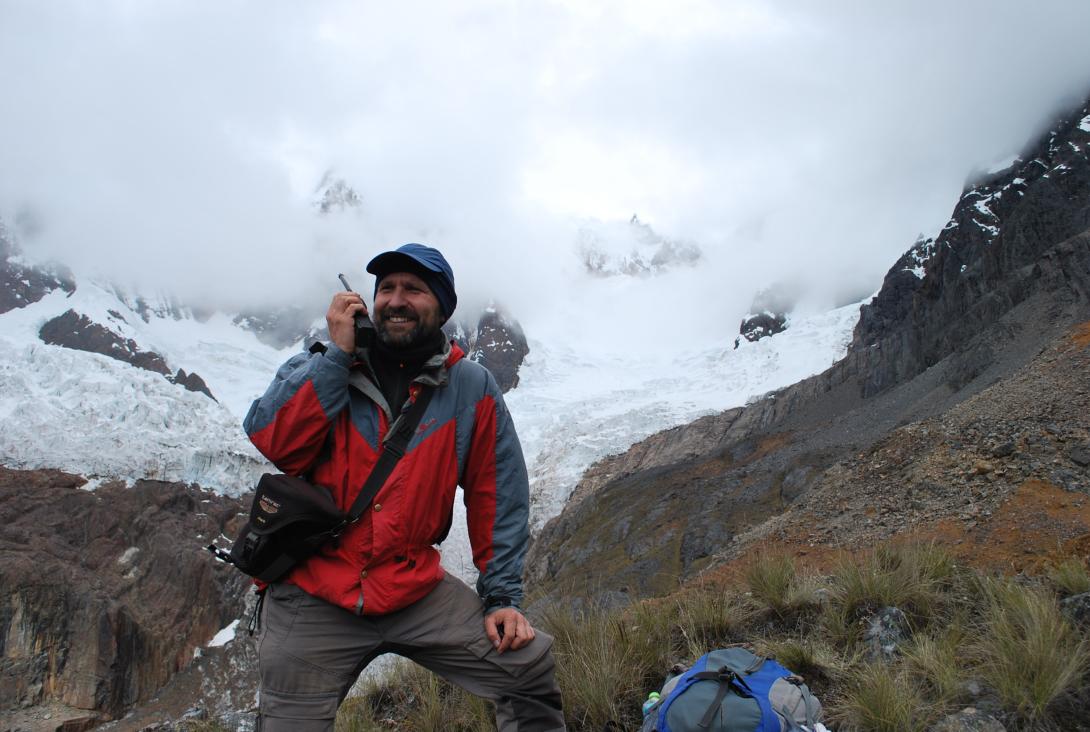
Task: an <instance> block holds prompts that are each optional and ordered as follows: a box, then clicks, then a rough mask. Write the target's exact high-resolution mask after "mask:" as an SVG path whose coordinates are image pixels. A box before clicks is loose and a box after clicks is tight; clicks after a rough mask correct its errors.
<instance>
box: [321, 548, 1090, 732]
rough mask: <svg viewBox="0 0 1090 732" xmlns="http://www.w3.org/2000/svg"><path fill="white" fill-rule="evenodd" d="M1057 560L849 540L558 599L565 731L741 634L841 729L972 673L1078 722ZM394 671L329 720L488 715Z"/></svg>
mask: <svg viewBox="0 0 1090 732" xmlns="http://www.w3.org/2000/svg"><path fill="white" fill-rule="evenodd" d="M1057 566H1058V567H1059V566H1064V565H1057ZM1056 571H1057V570H1056V569H1054V570H1053V572H1050V574H1049V578H1047V579H1044V580H1041V581H1036V580H1025V581H1023V582H1022V583H1015V582H1012V581H1010V580H996V579H991V578H986V577H980V576H977V575H974V574H972V573H970V572H968V571H967V570H964V569H960V568H958V567H956V566H955V565H954V562H953V560H952V559H951V558H950V556H949V554H947V553H946V552H945V551H943V550H942V549H939V548H937V547H936V546H934V545H932V544H917V545H911V544H908V545H897V546H881V547H878V548H877V549H875V550H873V551H869V552H866V553H863V554H860V555H858V556H854V557H853V556H848V555H845V556H844V557H842V558H841V560H840V562H839V563H838V564H837V566H836V567H835V570H834V573H833V575H832V576H830V577H817V576H814V575H803V574H800V573H799V572H797V570H796V568H795V566H794V565H793V563H791V562H790V560H789V559H786V558H784V557H771V558H768V559H765V560H758V561H755V562H753V563H752V564H751V565H749V566H748V567H747V571H746V573H745V575H744V577H743V579H742V581H741V582H740V583H738V584H737V585H733V586H731V585H728V586H723V585H707V586H701V587H689V588H686V589H685V590H683V591H681V592H678V593H675V594H674V595H672V596H670V597H668V598H658V599H655V600H649V601H646V602H641V603H636V604H634V605H632V606H630V607H628V608H625V609H623V610H608V611H607V610H592V611H583V612H578V613H573V612H570V611H564V610H562V609H560V608H555V607H554V608H553V609H551V610H549V611H548V612H547V613H546V616H545V618H544V622H542V623H541V625H542V627H543V629H544V630H546V631H548V632H549V633H551V634H552V635H553V636H554V637H555V638H556V645H555V646H554V652H555V655H556V659H557V676H558V680H559V683H560V685H561V689H562V691H563V693H564V703H565V716H566V718H567V722H568V728H569V729H571V730H573V732H582V731H589V730H593V731H594V732H598V730H601V729H604V728H606V727H607V725H609V724H610V723H612V724H613V725H616V726H615V727H613V728H615V729H623V730H636V729H638V728H639V726H640V722H641V715H640V705H641V703H642V702H643V700H644V699H646V698H647V694H648V692H650V691H653V690H657V689H658V688H659V687H661V685H662V683H663V681H664V679H665V677H666V675H667V672H668V670H669V669H670V667H671V666H672V665H674V664H676V663H679V662H680V663H682V664H685V665H687V664H689V663H692V662H693V661H694V660H695V659H696V658H697V657H698V656H700V655H702V654H703V653H705V652H707V651H708V650H711V649H713V648H719V647H723V646H727V645H732V644H739V643H741V644H744V645H748V646H750V647H751V648H752V649H753V650H754V651H755V652H757V653H760V654H763V655H766V656H771V657H774V658H776V659H777V660H779V661H780V662H781V663H782V664H783V665H784V666H786V667H787V668H789V669H791V670H793V671H795V672H796V673H799V674H801V675H802V676H803V677H804V678H805V680H806V681H807V683H808V684H809V686H810V688H811V689H812V690H813V691H814V692H815V693H816V694H817V695H818V696H819V698H821V700H822V702H823V704H824V705H825V708H826V713H827V717H828V718H831V719H833V720H834V721H835V723H836V724H837V725H838V728H839V729H843V730H876V731H878V732H883V731H885V730H890V731H893V730H896V731H897V732H904V731H906V730H907V731H909V732H911V731H913V730H924V729H928V728H929V727H930V726H931V725H933V724H934V723H935V722H936V721H938V719H940V718H941V717H942V716H944V715H945V714H948V713H951V712H954V711H956V710H957V709H959V708H961V707H962V706H964V705H967V704H972V703H974V702H975V699H974V698H971V697H969V696H968V695H967V694H968V692H967V684H966V682H967V681H968V680H969V679H976V680H978V681H980V682H982V684H983V687H984V691H983V693H984V694H985V695H986V696H987V697H988V698H990V699H993V700H995V702H994V703H996V704H998V705H1000V706H1001V707H1002V711H1001V712H997V714H999V715H1000V716H1002V717H1003V722H1004V724H1006V725H1007V729H1011V730H1012V732H1013V730H1030V729H1034V730H1039V729H1040V730H1044V729H1052V728H1063V729H1065V730H1076V729H1080V730H1084V731H1085V730H1090V722H1088V723H1085V724H1083V723H1081V722H1080V723H1079V724H1083V726H1081V727H1080V726H1078V724H1072V723H1071V721H1072V719H1071V714H1072V713H1071V710H1072V709H1075V708H1080V707H1079V701H1078V700H1079V699H1085V698H1088V697H1090V687H1088V686H1087V684H1086V671H1087V669H1088V667H1090V650H1088V641H1087V640H1086V638H1085V635H1084V633H1083V632H1082V631H1080V630H1078V629H1075V628H1073V627H1071V626H1070V625H1069V624H1068V623H1066V622H1065V621H1064V619H1063V617H1062V616H1061V614H1060V612H1059V606H1058V597H1057V594H1056V593H1057V591H1059V592H1061V593H1066V592H1068V591H1069V590H1068V589H1065V588H1069V587H1071V586H1072V585H1070V584H1067V585H1064V584H1061V582H1059V581H1057V579H1056ZM1065 571H1067V570H1065ZM1068 573H1069V574H1071V575H1077V572H1076V571H1074V570H1071V571H1070V572H1068ZM818 587H827V588H829V592H828V595H829V600H828V601H827V602H823V603H818V602H817V601H816V600H815V597H816V594H815V590H816V588H818ZM747 591H748V593H749V597H747V596H746V595H745V594H744V593H745V592H747ZM886 606H892V607H898V608H900V609H901V610H902V611H904V612H905V613H906V615H908V617H909V618H910V620H911V623H910V624H911V628H912V630H913V636H912V638H911V639H909V640H908V641H906V642H904V643H903V644H901V646H900V648H899V652H898V653H897V654H895V655H894V656H893V657H892V658H891V659H885V660H881V661H874V662H871V661H867V660H866V658H865V653H864V649H863V646H862V644H861V643H860V637H861V635H860V633H861V628H862V625H863V624H864V623H865V621H866V620H867V617H868V614H869V613H872V612H874V611H875V610H878V609H879V608H882V607H886ZM792 621H794V622H793V624H792ZM398 674H399V675H396V676H395V677H393V678H391V679H387V680H386V681H385V682H384V683H383V684H382V685H377V686H375V687H374V688H371V689H369V690H368V691H367V692H366V693H365V695H364V697H362V698H360V699H353V700H349V701H348V702H346V704H345V706H344V708H343V709H342V713H341V715H340V717H339V718H338V723H337V730H338V732H372V731H373V730H397V731H399V732H402V731H404V732H407V731H409V730H413V731H414V732H415V731H421V732H429V731H431V730H438V729H445V730H465V731H469V730H474V731H476V730H492V729H493V728H494V727H493V722H492V719H491V709H490V707H489V706H488V705H486V704H484V703H483V702H479V701H478V700H475V699H474V698H473V697H470V696H468V695H466V694H464V693H463V692H460V691H458V690H456V689H453V688H451V687H450V686H449V685H447V684H445V683H443V682H440V681H437V680H435V679H434V678H431V677H430V675H429V674H427V672H425V671H423V670H421V669H415V667H409V668H408V669H407V670H402V671H399V672H398ZM1064 705H1066V706H1064ZM1078 716H1079V715H1078V714H1076V715H1075V717H1078Z"/></svg>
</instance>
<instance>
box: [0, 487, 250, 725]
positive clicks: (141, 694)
mask: <svg viewBox="0 0 1090 732" xmlns="http://www.w3.org/2000/svg"><path fill="white" fill-rule="evenodd" d="M86 487H88V484H87V482H86V481H85V479H83V478H81V477H79V476H73V475H68V474H65V473H61V472H59V471H51V470H37V471H15V470H8V469H5V468H0V710H4V713H5V715H6V714H7V713H13V712H14V711H15V710H18V709H22V708H28V707H35V706H38V705H43V704H55V705H61V706H62V707H63V708H65V709H67V710H68V711H67V713H68V716H69V717H73V716H75V717H80V716H81V715H82V718H84V719H86V720H88V723H90V722H94V721H101V720H108V719H112V718H116V717H119V716H121V715H123V714H124V713H125V712H126V711H127V710H128V709H129V708H130V707H131V706H133V705H134V704H137V703H139V702H142V701H146V700H147V699H149V698H151V697H152V696H153V695H155V694H156V693H157V692H158V691H159V690H160V689H161V688H162V687H163V686H164V685H165V684H166V683H167V682H168V681H169V680H170V679H171V678H172V677H173V676H174V675H175V674H176V673H178V672H179V671H180V670H182V669H185V668H186V667H188V666H190V664H192V663H193V662H194V656H195V651H196V650H197V649H199V648H201V647H202V646H204V645H205V644H207V643H208V642H209V641H210V640H211V639H212V637H213V636H214V635H215V634H216V633H217V632H218V631H219V630H220V629H222V628H224V627H225V626H227V625H228V624H229V623H230V622H231V621H232V620H234V619H236V618H238V617H239V616H240V615H241V614H242V612H243V608H242V604H243V600H242V599H241V598H244V596H245V594H246V586H247V584H248V583H247V582H245V581H244V578H243V577H242V575H240V574H239V573H238V572H235V571H234V570H233V569H230V568H228V567H227V566H226V565H222V564H219V563H217V562H214V561H213V560H212V559H211V557H210V555H208V554H207V553H206V552H204V551H203V550H202V549H201V546H202V543H206V542H208V541H211V540H212V539H214V538H216V537H219V536H220V534H222V533H226V534H228V535H232V536H233V535H234V534H235V533H236V531H237V526H238V523H239V520H240V518H241V512H242V511H243V510H244V509H243V506H242V505H241V504H240V503H239V502H238V501H237V500H233V499H229V498H225V497H222V496H216V495H214V494H210V493H205V492H203V491H200V490H199V489H197V488H194V487H188V486H185V485H181V484H176V483H175V484H167V483H159V482H156V481H138V482H137V483H136V484H135V485H134V486H132V487H131V488H129V487H126V486H125V485H123V484H120V483H112V484H105V485H101V486H98V487H97V488H95V489H94V490H86V489H85V488H86ZM249 683H250V684H251V687H252V683H253V682H252V679H251V680H249Z"/></svg>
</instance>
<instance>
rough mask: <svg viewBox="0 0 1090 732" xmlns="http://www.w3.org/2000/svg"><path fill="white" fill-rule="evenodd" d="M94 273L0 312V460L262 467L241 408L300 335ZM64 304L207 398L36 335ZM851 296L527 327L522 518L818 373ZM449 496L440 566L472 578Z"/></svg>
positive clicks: (161, 475)
mask: <svg viewBox="0 0 1090 732" xmlns="http://www.w3.org/2000/svg"><path fill="white" fill-rule="evenodd" d="M126 300H127V298H124V297H123V296H122V295H119V294H118V293H117V292H116V291H115V290H113V289H111V288H110V287H108V286H103V285H98V284H95V283H83V284H80V285H79V286H78V287H77V289H76V291H75V292H74V293H72V294H71V295H67V294H66V293H65V292H63V291H60V290H56V291H53V292H51V293H50V294H48V295H46V296H45V297H44V298H43V299H42V300H40V301H38V302H36V303H33V304H30V305H28V306H26V307H23V308H19V309H16V310H12V311H9V312H7V313H4V314H2V315H0V423H2V424H3V425H4V427H3V430H2V432H0V463H2V464H4V465H7V466H9V467H15V468H28V469H29V468H43V467H48V468H59V469H61V470H65V471H68V472H72V473H77V474H81V475H84V476H86V477H88V478H89V479H92V483H91V484H90V486H89V487H93V485H95V484H97V483H98V482H100V481H102V480H105V479H117V478H119V479H122V480H126V481H129V482H131V481H133V480H136V479H140V478H151V479H157V480H164V481H181V482H187V483H198V484H200V485H201V486H203V487H205V488H207V489H210V490H213V491H216V492H220V493H226V494H229V495H233V496H238V495H240V494H242V493H245V492H246V491H248V490H249V489H250V488H251V487H252V486H253V485H254V484H255V483H256V480H257V478H258V476H260V474H261V473H263V472H268V471H272V470H274V468H273V467H272V465H270V464H269V463H268V462H267V461H266V460H265V459H264V458H263V457H262V456H261V455H260V454H259V453H258V452H257V451H256V450H255V449H254V448H253V446H252V445H251V444H250V442H249V441H248V440H247V439H246V437H245V435H244V434H243V431H242V428H241V420H242V418H243V416H244V415H245V413H246V411H247V409H248V408H249V405H250V403H251V402H252V401H253V399H255V398H256V397H257V396H259V395H260V394H261V393H262V392H264V390H265V388H266V386H267V385H268V383H269V382H270V381H271V379H272V376H273V374H274V372H275V371H276V369H277V367H278V366H279V365H280V364H281V363H282V362H283V361H285V360H287V359H288V358H289V357H290V356H291V355H292V354H293V353H295V352H297V351H298V349H299V348H301V346H302V344H299V345H298V347H296V348H289V349H284V350H277V349H275V348H272V347H270V346H268V345H265V344H263V343H262V342H261V341H259V340H258V339H257V337H256V336H255V335H254V334H253V333H252V332H250V331H247V330H245V329H243V328H241V327H239V326H238V325H235V324H234V323H232V322H231V318H230V317H229V316H227V315H224V314H216V315H213V316H211V317H209V318H207V319H204V320H200V319H197V318H195V317H194V316H193V315H192V313H189V312H188V311H185V310H184V309H183V310H182V311H181V312H179V311H177V310H171V309H169V308H162V309H152V311H151V312H148V311H147V310H144V311H143V312H144V315H145V316H147V320H146V321H145V320H144V319H143V318H142V317H141V315H140V313H138V312H137V311H136V310H134V308H133V307H131V306H130V305H128V304H126ZM69 309H73V310H75V311H77V312H79V313H82V314H85V315H87V316H88V317H90V318H91V319H92V320H94V321H95V322H97V323H100V324H103V325H107V326H108V327H110V328H111V329H112V330H114V331H115V332H116V333H118V334H119V335H121V336H123V337H125V338H132V339H133V340H135V341H136V342H137V343H138V344H139V345H140V347H141V348H142V349H145V350H152V351H155V352H156V353H159V354H160V355H161V356H163V358H164V359H165V360H166V362H167V364H168V365H169V366H170V368H171V369H172V370H174V369H177V368H183V369H185V370H186V371H187V372H195V373H197V374H199V375H200V376H201V377H202V378H203V379H204V380H205V382H206V383H207V384H208V387H209V389H210V390H211V392H212V394H213V395H214V396H215V397H216V400H218V401H213V400H212V399H209V398H208V397H207V396H206V395H204V394H201V393H197V392H192V391H187V390H185V389H183V388H182V387H180V386H178V385H175V384H172V383H170V382H169V381H167V380H166V379H164V378H163V377H162V376H161V375H159V374H157V373H153V372H150V371H145V370H142V369H138V368H136V367H133V366H130V365H129V364H126V363H123V362H121V361H117V360H114V359H111V358H108V357H106V356H103V355H99V354H96V353H89V352H84V351H76V350H71V349H68V348H63V347H60V346H53V345H47V344H45V343H42V342H41V341H40V340H39V338H38V331H39V329H40V328H41V326H42V325H43V324H44V323H45V322H46V321H48V320H49V319H51V318H53V317H56V316H57V315H60V314H61V313H63V312H65V311H66V310H69ZM858 317H859V304H858V303H856V304H852V305H848V306H844V307H841V308H837V309H834V310H830V311H827V312H813V313H810V314H806V315H792V316H791V317H789V321H788V328H787V330H786V331H784V332H783V333H780V334H778V335H776V336H774V337H771V338H764V339H761V340H759V341H756V342H753V343H750V342H748V341H745V340H743V341H741V342H740V344H739V346H738V348H734V347H733V342H724V343H722V344H714V345H712V346H710V347H705V348H693V349H689V350H686V351H683V352H669V351H665V350H663V351H655V350H643V349H636V348H633V349H630V350H628V351H626V352H623V353H610V352H589V351H586V350H582V349H580V348H578V347H574V346H569V345H556V344H554V343H545V342H541V341H536V340H533V339H531V341H530V354H529V356H528V357H527V359H526V361H525V362H524V363H523V365H522V368H521V370H520V382H519V386H518V388H517V389H515V390H513V391H511V392H509V393H508V394H507V395H506V401H507V405H508V408H509V409H510V411H511V414H512V416H513V418H514V422H515V425H516V429H517V431H518V433H519V435H520V438H521V441H522V446H523V451H524V454H525V456H526V462H527V467H528V470H529V475H530V486H531V523H532V528H533V529H534V530H535V531H536V530H537V529H539V528H540V527H541V526H542V525H543V524H544V523H545V522H546V521H547V520H548V519H550V518H552V517H553V516H555V515H557V514H558V513H559V512H560V511H561V509H562V508H563V506H564V503H565V502H566V501H567V499H568V497H569V495H570V494H571V492H572V491H573V490H574V488H575V486H576V484H577V483H578V481H579V479H580V477H581V475H582V473H583V471H584V470H586V468H587V467H589V466H590V465H591V464H592V463H594V462H595V461H597V460H599V459H601V458H603V457H605V456H607V455H610V454H614V453H619V452H622V451H624V450H626V449H627V448H628V447H630V446H631V445H632V444H634V443H635V442H637V441H639V440H641V439H643V438H645V437H647V436H649V435H651V434H653V433H655V432H658V431H660V430H663V429H667V428H670V427H674V426H677V425H680V424H684V423H686V422H690V421H692V420H694V419H696V418H698V417H701V416H704V415H707V414H712V413H715V412H718V411H721V410H724V409H728V408H731V407H736V406H741V405H743V404H745V403H747V402H748V401H751V400H753V399H755V398H757V397H759V396H760V395H762V394H764V393H766V392H769V391H771V390H774V389H778V388H782V387H784V386H788V385H790V384H793V383H795V382H797V381H799V380H800V379H803V378H806V377H807V376H810V375H813V374H815V373H819V372H820V371H823V370H824V369H826V368H828V367H829V366H830V365H831V364H832V363H834V362H835V361H836V360H838V359H839V358H841V357H843V356H844V354H845V353H846V351H847V347H848V344H849V343H850V341H851V334H852V329H853V327H854V325H855V323H856V321H857V320H858ZM464 527H465V513H464V506H463V505H462V503H461V501H460V500H459V501H457V502H456V505H455V523H454V526H453V528H452V531H451V533H450V536H449V538H448V539H447V541H446V543H445V544H444V545H443V548H442V549H443V557H444V560H443V561H444V565H445V566H446V567H447V569H448V570H450V571H451V572H453V573H455V574H457V575H459V576H461V577H463V578H464V579H466V580H468V581H473V580H474V579H475V575H476V571H475V569H474V568H473V566H472V561H471V557H472V553H471V551H470V548H469V545H468V538H467V533H466V531H465V528H464Z"/></svg>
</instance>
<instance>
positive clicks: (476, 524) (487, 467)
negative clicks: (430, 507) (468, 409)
mask: <svg viewBox="0 0 1090 732" xmlns="http://www.w3.org/2000/svg"><path fill="white" fill-rule="evenodd" d="M487 380H488V385H487V389H486V393H485V395H484V397H483V398H482V399H481V400H480V401H479V402H477V406H476V414H475V420H474V426H473V439H472V442H471V443H470V450H469V457H468V459H467V461H466V469H465V472H464V473H463V476H462V490H463V491H464V494H465V504H466V518H467V523H468V525H469V540H470V544H471V545H472V547H473V563H474V564H475V565H476V567H477V571H478V572H479V575H478V577H477V593H478V594H479V595H480V596H481V599H482V600H484V602H485V611H486V612H487V611H489V610H492V609H495V608H498V607H503V606H514V607H518V606H519V605H520V604H521V603H522V565H523V560H524V558H525V556H526V547H527V542H528V541H529V535H530V528H529V515H530V485H529V479H528V477H527V474H526V461H525V460H524V459H523V456H522V446H521V445H520V444H519V439H518V435H517V434H515V426H514V424H513V423H512V421H511V414H510V413H509V412H508V411H507V405H506V404H504V402H503V394H502V393H501V392H500V389H499V387H498V386H497V385H496V381H495V379H494V378H493V377H492V375H491V374H488V379H487Z"/></svg>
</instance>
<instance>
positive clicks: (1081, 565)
mask: <svg viewBox="0 0 1090 732" xmlns="http://www.w3.org/2000/svg"><path fill="white" fill-rule="evenodd" d="M1048 578H1049V580H1051V581H1052V584H1053V585H1055V586H1056V589H1057V590H1059V592H1060V594H1062V595H1064V596H1071V595H1081V594H1082V593H1084V592H1090V571H1088V570H1087V567H1086V560H1085V559H1084V558H1083V557H1067V558H1066V559H1064V560H1063V561H1061V562H1058V563H1056V564H1054V565H1053V566H1052V567H1050V568H1049V570H1048Z"/></svg>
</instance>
